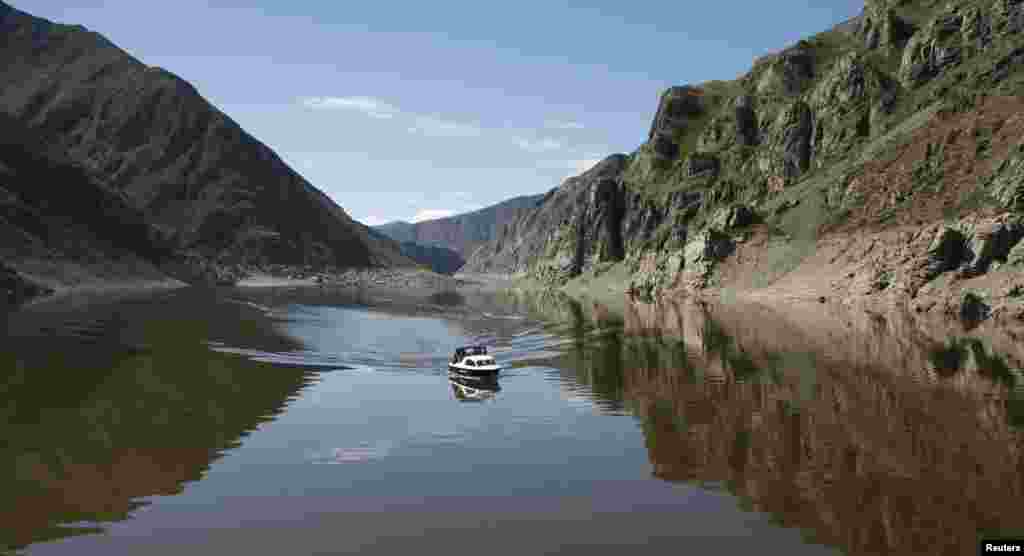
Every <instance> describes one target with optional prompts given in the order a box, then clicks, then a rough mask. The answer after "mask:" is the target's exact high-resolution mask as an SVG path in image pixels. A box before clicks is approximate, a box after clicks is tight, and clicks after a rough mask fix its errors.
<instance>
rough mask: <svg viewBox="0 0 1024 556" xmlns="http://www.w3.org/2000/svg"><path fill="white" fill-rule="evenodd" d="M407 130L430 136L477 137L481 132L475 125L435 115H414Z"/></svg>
mask: <svg viewBox="0 0 1024 556" xmlns="http://www.w3.org/2000/svg"><path fill="white" fill-rule="evenodd" d="M409 131H410V132H412V133H419V134H422V135H427V136H430V137H478V136H480V135H481V134H482V133H483V132H482V130H481V129H480V128H479V127H477V126H476V125H473V124H465V123H461V122H456V121H453V120H446V119H444V118H439V117H436V116H416V117H415V119H414V120H413V125H412V126H411V127H410V128H409Z"/></svg>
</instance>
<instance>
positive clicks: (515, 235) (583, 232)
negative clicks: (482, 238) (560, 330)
mask: <svg viewBox="0 0 1024 556" xmlns="http://www.w3.org/2000/svg"><path fill="white" fill-rule="evenodd" d="M628 160H629V158H628V157H626V156H625V155H622V154H615V155H612V156H609V157H608V158H606V159H604V160H602V161H601V162H599V163H598V164H596V165H595V166H594V167H593V168H591V169H590V170H588V171H586V172H584V173H583V174H581V175H579V176H577V177H573V178H569V179H567V180H566V181H565V182H564V183H563V184H562V185H561V186H560V187H559V188H558V189H556V190H554V191H552V192H551V193H550V194H548V195H546V196H545V198H544V202H543V204H541V205H540V206H539V207H537V208H535V209H534V210H533V211H531V212H529V213H528V214H527V215H525V216H524V217H523V218H521V219H520V220H518V221H517V222H515V223H514V224H513V225H511V226H507V227H506V228H505V229H503V230H502V232H501V233H500V234H499V236H498V237H497V238H496V239H495V240H494V241H492V242H490V243H489V244H485V245H484V246H482V247H481V248H480V249H478V250H477V251H476V252H475V253H474V254H473V255H472V256H471V257H470V258H469V260H468V261H467V262H466V265H465V267H464V268H463V272H470V273H485V274H494V273H500V274H522V273H526V272H527V271H533V272H534V274H535V275H536V277H537V278H539V279H542V280H544V281H545V282H549V283H553V284H554V283H564V282H565V281H566V280H568V279H571V278H573V277H575V276H578V275H579V274H580V273H581V272H583V271H585V270H588V269H590V268H592V267H593V265H595V264H598V263H602V262H614V261H618V260H621V259H622V258H623V255H624V251H625V242H624V240H623V233H622V229H621V221H622V214H623V212H624V206H623V205H624V203H625V198H624V197H623V192H622V189H621V187H620V185H619V179H620V177H621V175H622V172H623V171H624V169H625V167H626V164H627V163H628ZM534 262H536V263H538V264H536V265H534V264H531V263H534Z"/></svg>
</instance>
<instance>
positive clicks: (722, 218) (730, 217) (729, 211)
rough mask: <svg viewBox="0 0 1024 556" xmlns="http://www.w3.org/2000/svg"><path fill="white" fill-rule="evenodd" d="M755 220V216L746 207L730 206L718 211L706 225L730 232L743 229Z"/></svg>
mask: <svg viewBox="0 0 1024 556" xmlns="http://www.w3.org/2000/svg"><path fill="white" fill-rule="evenodd" d="M756 220H757V214H756V213H755V212H754V211H753V210H751V209H750V207H748V206H746V205H740V204H736V205H732V206H730V207H722V208H720V209H718V210H717V211H716V212H715V214H714V216H712V217H711V221H710V223H709V224H708V225H709V226H710V227H712V228H715V229H718V230H722V231H731V230H738V229H741V228H745V227H747V226H749V225H751V224H753V223H754V222H755V221H756Z"/></svg>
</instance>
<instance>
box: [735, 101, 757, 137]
mask: <svg viewBox="0 0 1024 556" xmlns="http://www.w3.org/2000/svg"><path fill="white" fill-rule="evenodd" d="M734 104H735V112H736V114H735V118H736V137H737V138H738V139H739V142H740V144H741V145H745V146H748V147H752V146H754V145H757V144H758V142H759V137H758V124H757V112H756V111H755V109H754V97H752V96H750V95H740V96H738V97H736V100H735V102H734Z"/></svg>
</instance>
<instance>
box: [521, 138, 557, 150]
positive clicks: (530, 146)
mask: <svg viewBox="0 0 1024 556" xmlns="http://www.w3.org/2000/svg"><path fill="white" fill-rule="evenodd" d="M515 142H516V145H518V146H519V148H520V149H523V150H524V151H527V152H531V153H544V152H551V151H557V150H561V149H562V148H563V147H565V145H564V144H563V143H562V142H561V141H558V140H556V139H552V138H550V137H542V138H540V139H524V138H522V137H517V138H516V139H515Z"/></svg>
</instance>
